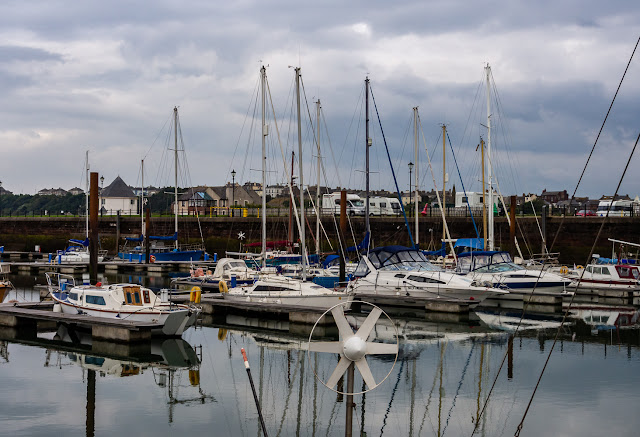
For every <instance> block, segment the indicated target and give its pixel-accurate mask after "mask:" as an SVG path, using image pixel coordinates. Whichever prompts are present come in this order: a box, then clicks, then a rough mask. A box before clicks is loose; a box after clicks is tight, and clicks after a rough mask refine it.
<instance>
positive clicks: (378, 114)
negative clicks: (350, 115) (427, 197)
mask: <svg viewBox="0 0 640 437" xmlns="http://www.w3.org/2000/svg"><path fill="white" fill-rule="evenodd" d="M369 91H370V92H371V99H372V100H373V107H374V108H375V110H376V116H377V117H378V125H379V126H380V132H381V133H382V140H383V141H384V148H385V150H386V151H387V158H388V159H389V166H390V167H391V174H392V175H393V181H394V182H395V184H396V192H397V193H398V200H399V201H400V209H401V210H402V215H403V217H404V225H405V226H406V227H407V232H408V233H409V240H410V241H411V246H412V247H413V248H417V247H416V243H415V242H414V240H413V234H411V228H410V227H409V220H407V212H406V211H405V209H404V205H403V204H402V195H401V194H400V188H399V187H398V179H397V178H396V172H395V170H394V169H393V164H392V163H391V155H390V154H389V147H388V146H387V138H386V137H385V135H384V130H383V129H382V121H381V120H380V113H379V112H378V105H377V104H376V98H375V97H374V96H373V88H371V84H369Z"/></svg>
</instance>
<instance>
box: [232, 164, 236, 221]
mask: <svg viewBox="0 0 640 437" xmlns="http://www.w3.org/2000/svg"><path fill="white" fill-rule="evenodd" d="M231 180H232V182H231V217H233V207H234V206H236V171H235V169H234V170H231Z"/></svg>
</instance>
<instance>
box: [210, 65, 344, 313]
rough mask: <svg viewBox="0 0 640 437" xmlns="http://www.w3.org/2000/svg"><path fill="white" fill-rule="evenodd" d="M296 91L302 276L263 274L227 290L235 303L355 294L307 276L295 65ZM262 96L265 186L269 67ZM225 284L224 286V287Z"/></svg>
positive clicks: (320, 300)
mask: <svg viewBox="0 0 640 437" xmlns="http://www.w3.org/2000/svg"><path fill="white" fill-rule="evenodd" d="M295 71H296V91H297V107H298V148H299V153H298V159H299V162H300V170H299V171H300V176H299V183H300V204H301V205H302V208H301V211H300V214H301V220H300V223H302V225H301V226H300V242H301V263H300V264H301V266H302V279H293V278H288V277H285V276H282V275H273V274H271V275H262V274H261V275H260V277H259V278H258V279H257V280H256V281H255V283H253V284H251V285H247V286H240V287H235V288H231V289H230V290H228V292H227V293H224V299H225V300H230V301H236V302H262V303H276V304H283V305H286V306H305V307H315V308H324V309H327V308H330V307H332V306H334V305H336V304H338V303H342V302H351V301H352V300H353V294H352V293H348V292H345V291H336V290H332V289H329V288H325V287H322V286H320V285H317V284H314V283H313V282H308V281H307V280H306V278H307V277H306V275H307V264H308V263H307V251H306V244H305V233H304V230H305V226H304V224H305V220H304V190H303V175H302V164H301V163H302V130H301V125H300V68H296V70H295ZM260 77H261V84H262V86H261V95H262V184H263V187H265V186H266V176H265V174H266V144H265V141H266V135H267V134H268V128H267V125H266V123H265V106H266V80H267V76H266V69H265V67H264V66H263V67H262V68H261V69H260ZM266 229H267V225H266V190H262V254H263V256H262V267H263V269H264V268H265V267H266V256H265V255H266V250H267V249H266V241H267V235H266ZM224 288H225V287H221V289H222V290H223V289H224Z"/></svg>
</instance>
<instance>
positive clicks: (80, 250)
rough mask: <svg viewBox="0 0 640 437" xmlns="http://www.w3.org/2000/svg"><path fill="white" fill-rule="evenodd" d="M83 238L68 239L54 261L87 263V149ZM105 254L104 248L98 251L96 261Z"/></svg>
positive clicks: (102, 258) (87, 157)
mask: <svg viewBox="0 0 640 437" xmlns="http://www.w3.org/2000/svg"><path fill="white" fill-rule="evenodd" d="M85 156H86V157H85V214H84V215H85V239H84V240H79V239H76V238H71V239H69V243H71V245H69V246H68V247H67V248H66V249H64V250H59V251H57V252H56V258H55V260H54V261H55V262H57V263H58V264H63V263H89V260H90V258H91V256H90V254H89V151H88V150H87V152H86V155H85ZM106 255H107V251H106V250H99V251H98V262H102V261H103V260H104V258H105V256H106Z"/></svg>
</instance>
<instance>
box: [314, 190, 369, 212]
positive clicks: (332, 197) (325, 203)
mask: <svg viewBox="0 0 640 437" xmlns="http://www.w3.org/2000/svg"><path fill="white" fill-rule="evenodd" d="M364 206H365V205H364V201H363V200H362V199H361V198H360V196H358V195H357V194H347V214H348V215H350V216H354V215H361V216H364ZM322 213H323V214H336V215H337V214H340V192H339V191H337V192H335V193H330V194H323V195H322Z"/></svg>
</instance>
